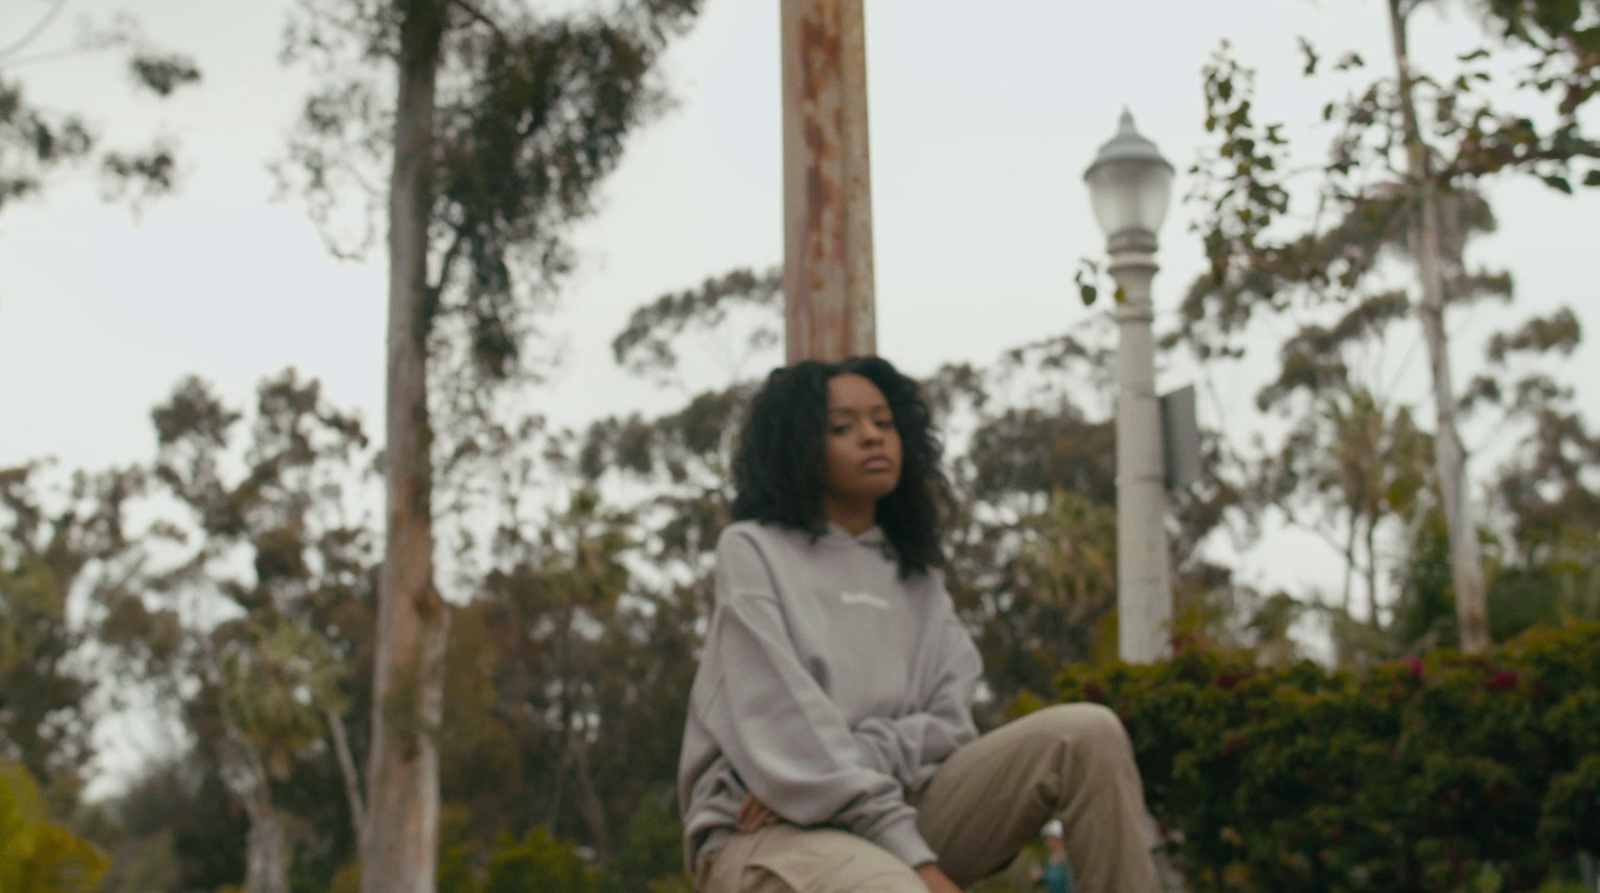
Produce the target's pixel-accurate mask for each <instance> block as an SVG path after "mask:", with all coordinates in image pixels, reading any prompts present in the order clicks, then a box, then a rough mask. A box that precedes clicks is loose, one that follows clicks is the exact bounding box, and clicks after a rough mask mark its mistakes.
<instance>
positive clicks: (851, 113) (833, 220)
mask: <svg viewBox="0 0 1600 893" xmlns="http://www.w3.org/2000/svg"><path fill="white" fill-rule="evenodd" d="M781 15H782V19H783V216H784V227H783V229H784V254H783V293H784V311H785V330H786V342H787V356H788V361H789V362H790V363H796V362H799V361H800V360H808V359H815V360H839V359H843V358H844V357H847V356H851V355H868V354H873V353H876V352H877V324H876V320H875V305H874V297H873V286H872V178H871V174H870V167H869V163H868V162H869V156H868V151H867V52H866V38H865V30H864V21H863V12H862V0H783V3H782V12H781Z"/></svg>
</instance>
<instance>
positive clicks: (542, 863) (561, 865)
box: [480, 828, 595, 893]
mask: <svg viewBox="0 0 1600 893" xmlns="http://www.w3.org/2000/svg"><path fill="white" fill-rule="evenodd" d="M480 889H481V893H535V891H537V893H594V889H595V879H594V873H593V872H591V871H590V870H589V866H588V865H587V864H585V862H584V860H583V856H582V855H580V854H579V853H578V850H577V847H575V846H573V845H572V844H571V843H569V842H566V841H560V840H556V839H555V838H553V837H551V836H550V835H549V833H548V832H546V831H545V830H544V829H543V828H535V829H533V830H532V831H529V832H528V835H527V836H526V837H524V838H523V839H522V840H520V841H519V840H515V839H513V838H512V837H510V836H509V835H507V836H504V837H502V838H501V839H500V841H499V842H498V843H497V844H496V845H495V848H494V852H492V853H491V854H490V855H489V864H488V868H487V869H486V871H485V880H484V884H483V887H482V888H480Z"/></svg>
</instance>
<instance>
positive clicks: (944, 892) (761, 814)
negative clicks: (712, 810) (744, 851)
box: [739, 794, 961, 893]
mask: <svg viewBox="0 0 1600 893" xmlns="http://www.w3.org/2000/svg"><path fill="white" fill-rule="evenodd" d="M781 821H783V817H782V816H780V815H778V814H777V813H775V812H773V811H772V807H770V806H768V805H767V804H765V803H762V802H761V801H760V800H757V799H756V796H755V795H754V794H747V795H745V798H744V803H742V804H740V805H739V830H740V831H743V832H744V833H746V834H754V833H755V832H757V831H760V830H761V829H762V828H765V827H767V826H768V825H776V824H777V823H779V822H781ZM915 871H916V872H917V877H919V878H921V879H922V883H923V884H924V885H926V886H927V888H928V893H961V888H960V887H957V886H956V885H955V882H954V881H952V880H950V878H948V877H946V876H945V873H944V872H943V871H942V870H940V868H939V864H938V863H937V862H928V863H926V864H924V865H918V866H917V867H916V869H915Z"/></svg>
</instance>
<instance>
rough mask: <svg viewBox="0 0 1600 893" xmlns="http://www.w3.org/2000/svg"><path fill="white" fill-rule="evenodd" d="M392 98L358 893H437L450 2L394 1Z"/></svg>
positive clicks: (443, 618)
mask: <svg viewBox="0 0 1600 893" xmlns="http://www.w3.org/2000/svg"><path fill="white" fill-rule="evenodd" d="M397 3H398V7H399V11H400V16H401V22H400V59H399V68H400V71H399V79H400V84H399V96H398V98H397V101H396V107H395V136H394V170H393V173H392V175H391V178H390V186H389V190H390V191H389V344H388V347H389V368H388V407H387V415H388V418H387V422H388V445H387V447H386V458H387V463H388V468H387V473H388V487H387V494H386V497H387V508H388V518H387V523H388V537H387V541H386V543H385V550H384V564H383V576H382V580H381V584H380V591H379V599H378V630H377V632H378V638H377V655H376V661H375V664H374V667H373V694H374V699H373V709H372V750H371V756H370V757H369V759H368V765H367V772H368V789H367V806H368V810H369V815H370V819H369V826H368V829H367V831H368V834H367V852H366V853H365V854H364V855H365V861H364V863H363V866H362V869H363V870H362V877H361V886H362V890H363V891H364V893H432V890H433V889H434V873H435V865H436V862H437V860H438V825H439V754H438V748H437V742H436V731H437V729H438V726H439V722H440V708H441V698H442V689H443V682H444V680H443V668H444V650H445V636H446V624H447V622H448V615H447V613H446V610H445V605H444V602H443V601H442V600H441V599H440V597H439V591H438V589H437V588H436V587H435V586H434V579H433V519H432V506H431V497H432V491H433V474H432V465H431V457H430V448H431V445H432V440H433V437H432V430H431V428H430V426H429V420H428V378H427V337H428V328H429V322H430V315H431V311H430V308H429V299H428V218H429V212H430V210H431V207H432V203H433V182H432V179H433V178H432V172H433V141H434V131H433V127H434V102H435V77H436V72H437V68H438V63H439V53H440V44H441V38H442V35H443V32H444V27H445V0H397Z"/></svg>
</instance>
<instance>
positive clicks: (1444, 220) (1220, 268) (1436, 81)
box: [1183, 0, 1600, 651]
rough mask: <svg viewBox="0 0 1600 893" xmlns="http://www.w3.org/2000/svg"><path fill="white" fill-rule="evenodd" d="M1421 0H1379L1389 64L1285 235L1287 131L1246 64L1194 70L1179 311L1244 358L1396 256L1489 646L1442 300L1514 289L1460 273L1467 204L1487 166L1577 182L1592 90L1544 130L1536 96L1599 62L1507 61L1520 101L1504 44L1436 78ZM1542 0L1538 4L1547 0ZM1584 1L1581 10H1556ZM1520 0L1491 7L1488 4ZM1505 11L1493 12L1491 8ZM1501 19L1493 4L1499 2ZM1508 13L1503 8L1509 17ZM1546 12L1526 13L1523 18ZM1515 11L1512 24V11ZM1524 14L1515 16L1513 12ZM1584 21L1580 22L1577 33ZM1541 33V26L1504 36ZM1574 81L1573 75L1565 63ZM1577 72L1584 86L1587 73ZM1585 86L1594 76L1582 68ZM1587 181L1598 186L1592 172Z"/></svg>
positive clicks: (1313, 171) (1470, 608)
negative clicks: (1198, 134) (1195, 254)
mask: <svg viewBox="0 0 1600 893" xmlns="http://www.w3.org/2000/svg"><path fill="white" fill-rule="evenodd" d="M1424 5H1426V3H1425V2H1423V0H1386V3H1385V6H1384V8H1385V12H1386V16H1385V19H1386V20H1385V22H1384V24H1385V26H1386V31H1387V36H1388V37H1389V43H1390V46H1391V49H1392V55H1393V60H1394V68H1395V73H1394V75H1393V76H1392V77H1377V78H1375V79H1372V80H1370V81H1366V82H1364V83H1357V84H1356V86H1355V87H1354V88H1353V89H1352V91H1351V92H1350V93H1349V95H1348V96H1347V97H1345V98H1344V99H1343V100H1338V101H1333V102H1329V103H1328V104H1327V105H1326V106H1325V107H1324V108H1323V112H1322V117H1323V119H1324V120H1325V121H1327V122H1330V123H1331V124H1332V125H1333V127H1334V137H1333V139H1332V141H1331V143H1330V147H1329V152H1328V156H1327V158H1326V160H1325V161H1323V162H1322V163H1320V164H1316V165H1313V166H1311V168H1310V170H1309V173H1310V175H1311V176H1312V177H1313V179H1314V180H1315V182H1314V185H1312V186H1311V187H1309V189H1308V192H1309V197H1310V198H1311V201H1310V203H1309V204H1310V207H1311V208H1312V209H1313V210H1312V212H1311V213H1310V214H1306V215H1302V216H1301V219H1302V220H1305V219H1309V220H1310V221H1311V222H1310V224H1309V226H1307V227H1305V228H1304V229H1303V230H1300V231H1295V228H1294V226H1293V225H1292V221H1294V220H1295V215H1293V214H1291V211H1290V206H1291V199H1292V198H1293V197H1294V195H1295V194H1296V192H1297V191H1298V187H1297V184H1296V177H1295V174H1296V173H1297V172H1296V170H1295V169H1294V168H1293V167H1292V165H1293V164H1294V161H1293V159H1292V158H1291V156H1290V154H1289V151H1288V141H1287V138H1286V137H1285V136H1284V132H1283V130H1284V129H1283V125H1281V124H1264V123H1261V122H1260V121H1259V118H1258V115H1257V111H1256V109H1255V108H1254V105H1253V90H1252V83H1251V81H1252V78H1253V72H1251V71H1249V70H1248V69H1246V68H1244V67H1241V66H1240V65H1239V64H1238V63H1237V62H1235V61H1234V60H1233V59H1232V58H1231V57H1229V56H1228V55H1227V54H1226V53H1223V54H1219V56H1218V58H1217V59H1216V60H1215V61H1214V62H1213V63H1212V64H1211V65H1210V66H1208V68H1207V70H1206V76H1205V90H1206V99H1207V130H1208V131H1209V132H1212V133H1215V134H1217V135H1218V141H1217V144H1216V146H1215V147H1214V148H1213V149H1212V150H1210V151H1208V152H1207V153H1205V154H1203V156H1202V158H1201V160H1200V162H1199V163H1198V164H1197V165H1196V167H1195V172H1196V173H1197V174H1198V175H1199V177H1198V183H1199V185H1198V187H1197V189H1196V191H1195V193H1194V195H1193V196H1192V198H1193V200H1195V201H1196V202H1197V204H1198V205H1199V206H1200V207H1201V208H1202V214H1203V219H1202V221H1201V223H1200V225H1199V229H1200V230H1201V232H1202V233H1203V236H1204V240H1205V245H1206V248H1207V252H1208V254H1209V255H1210V258H1211V270H1210V272H1209V273H1208V274H1207V275H1205V276H1203V277H1202V278H1201V279H1200V280H1199V281H1197V282H1196V283H1195V285H1194V287H1193V288H1192V289H1191V291H1190V293H1189V296H1188V298H1187V299H1186V301H1185V303H1184V307H1183V315H1184V319H1185V323H1186V331H1185V333H1184V338H1185V340H1186V341H1187V342H1188V343H1189V344H1190V345H1191V346H1192V347H1194V348H1195V350H1196V353H1197V355H1199V356H1200V357H1201V358H1202V359H1204V358H1207V357H1212V356H1237V355H1239V354H1240V353H1241V352H1242V350H1243V344H1242V342H1241V341H1240V340H1239V336H1240V335H1241V333H1243V332H1244V331H1245V329H1246V328H1247V327H1248V326H1249V324H1250V322H1251V320H1252V318H1253V316H1255V315H1257V314H1259V313H1268V314H1280V315H1281V314H1293V313H1299V312H1306V311H1321V312H1328V311H1329V309H1330V308H1333V307H1335V306H1337V305H1339V304H1342V303H1350V302H1354V301H1360V300H1364V299H1365V298H1367V297H1370V296H1371V295H1372V294H1374V293H1376V292H1377V291H1380V290H1384V289H1392V286H1388V285H1385V284H1384V276H1385V273H1386V270H1387V269H1388V267H1387V265H1385V264H1383V263H1382V260H1383V259H1384V257H1385V256H1390V255H1396V254H1398V255H1402V256H1403V257H1404V259H1405V261H1406V263H1407V264H1408V265H1409V266H1410V267H1411V269H1412V271H1413V273H1414V274H1415V277H1416V278H1415V282H1416V285H1417V290H1418V291H1419V293H1420V297H1419V298H1418V299H1417V300H1415V301H1414V302H1413V301H1412V299H1411V298H1410V297H1409V296H1406V297H1405V298H1404V300H1405V302H1406V304H1407V306H1408V307H1409V308H1410V312H1411V313H1412V314H1413V315H1415V317H1416V318H1417V319H1418V321H1419V322H1420V324H1421V327H1422V330H1423V335H1424V344H1425V346H1426V350H1427V355H1428V360H1429V364H1428V365H1429V383H1430V389H1431V394H1432V402H1433V405H1434V421H1435V424H1434V432H1433V439H1434V448H1433V450H1432V452H1433V464H1434V472H1433V482H1432V483H1433V486H1434V488H1435V489H1436V490H1437V492H1438V494H1439V498H1440V504H1441V508H1442V510H1443V512H1444V515H1445V520H1446V525H1447V528H1448V531H1449V541H1450V555H1451V571H1452V573H1451V576H1452V584H1453V590H1454V596H1455V602H1456V609H1457V613H1458V616H1459V626H1460V630H1461V639H1462V644H1463V647H1465V648H1466V649H1467V650H1469V651H1481V650H1482V649H1484V648H1485V647H1487V645H1488V642H1489V638H1488V620H1487V611H1486V607H1485V604H1486V603H1485V587H1484V571H1483V560H1482V556H1481V551H1480V547H1479V542H1478V523H1479V520H1480V519H1478V518H1476V516H1475V514H1474V512H1473V508H1472V505H1471V501H1472V500H1471V498H1470V494H1471V490H1470V488H1469V487H1468V486H1467V477H1466V470H1465V463H1466V457H1467V453H1466V450H1465V447H1464V444H1463V442H1462V440H1461V434H1460V431H1459V428H1460V423H1459V420H1458V411H1459V402H1460V395H1459V394H1458V393H1457V389H1456V388H1457V385H1456V381H1455V372H1454V370H1453V369H1452V364H1451V359H1450V357H1451V350H1450V343H1449V337H1448V332H1447V329H1446V327H1445V324H1444V323H1445V314H1446V311H1447V310H1448V309H1449V308H1450V307H1451V306H1452V305H1453V304H1455V303H1457V302H1459V301H1463V300H1466V299H1468V298H1471V297H1480V296H1482V295H1483V294H1485V293H1496V292H1498V293H1501V294H1508V293H1509V292H1508V290H1507V286H1508V284H1509V280H1506V279H1505V278H1504V277H1503V275H1497V274H1478V273H1474V272H1469V271H1467V270H1466V268H1465V265H1464V262H1463V257H1462V247H1463V246H1464V244H1465V240H1466V238H1467V236H1469V235H1470V234H1471V233H1472V232H1473V230H1474V228H1475V227H1476V226H1478V225H1479V224H1480V223H1481V222H1482V221H1481V220H1477V219H1475V215H1477V214H1478V213H1479V210H1480V207H1479V206H1480V202H1479V201H1478V200H1477V199H1475V198H1474V196H1476V195H1478V194H1479V193H1480V192H1481V190H1483V189H1485V188H1487V186H1488V184H1489V182H1491V180H1492V178H1495V177H1499V176H1506V175H1513V174H1519V175H1531V176H1534V177H1537V178H1539V179H1540V180H1541V181H1543V182H1544V183H1546V184H1548V185H1549V186H1551V187H1552V188H1554V189H1557V190H1559V191H1562V192H1567V193H1570V192H1571V191H1572V182H1573V180H1574V178H1575V176H1576V175H1577V174H1580V173H1583V171H1582V164H1581V162H1582V161H1583V160H1584V159H1590V160H1594V159H1600V144H1596V143H1595V142H1594V141H1593V140H1591V139H1590V138H1588V137H1587V136H1586V135H1585V133H1584V131H1583V129H1582V126H1581V121H1580V119H1579V118H1578V111H1579V109H1580V108H1581V107H1582V105H1583V103H1584V102H1586V101H1587V100H1588V99H1589V98H1590V96H1592V94H1593V91H1592V90H1588V89H1577V90H1568V91H1567V92H1566V93H1565V94H1564V95H1562V96H1561V97H1560V98H1559V100H1558V101H1557V102H1556V108H1555V109H1553V111H1554V112H1555V123H1554V124H1553V125H1551V126H1549V127H1546V128H1544V129H1541V128H1540V127H1539V126H1538V125H1536V124H1535V123H1534V121H1533V119H1532V111H1533V107H1535V106H1538V105H1540V104H1541V103H1543V102H1546V101H1547V96H1548V95H1549V94H1553V93H1555V92H1557V91H1560V90H1562V89H1563V84H1561V83H1560V82H1559V81H1558V80H1557V79H1555V78H1552V77H1551V76H1550V75H1549V70H1550V66H1552V65H1558V64H1560V63H1561V62H1562V61H1563V60H1565V61H1567V62H1570V63H1571V64H1570V65H1569V66H1568V68H1567V69H1566V70H1567V71H1568V73H1574V72H1579V70H1580V69H1592V66H1593V63H1594V59H1593V57H1592V56H1582V55H1572V54H1568V55H1562V53H1561V52H1560V51H1559V50H1552V51H1551V52H1550V53H1548V54H1546V55H1544V56H1541V57H1539V60H1538V61H1536V62H1535V63H1533V64H1531V65H1529V66H1526V67H1524V68H1521V69H1518V70H1517V73H1516V75H1515V80H1514V84H1513V87H1514V89H1513V91H1512V97H1513V98H1512V99H1511V100H1510V101H1511V102H1512V103H1513V105H1511V106H1507V105H1505V104H1504V103H1502V102H1501V101H1500V100H1499V99H1497V98H1496V94H1495V93H1494V92H1493V86H1494V85H1495V81H1496V78H1497V77H1498V76H1500V74H1499V69H1497V68H1496V64H1495V63H1496V62H1498V61H1500V60H1502V59H1503V58H1508V57H1510V56H1511V54H1496V53H1494V52H1491V49H1490V48H1481V49H1479V50H1477V51H1475V52H1472V53H1468V54H1465V55H1463V56H1461V57H1460V59H1459V63H1460V69H1459V70H1458V71H1457V72H1456V73H1455V75H1454V77H1444V76H1438V75H1434V76H1429V75H1426V74H1424V73H1423V72H1420V71H1418V70H1417V69H1416V65H1415V61H1414V59H1413V58H1412V55H1411V50H1410V39H1411V37H1410V35H1411V28H1412V26H1413V22H1414V16H1415V13H1416V11H1417V10H1418V9H1419V8H1421V7H1423V6H1424ZM1540 5H1541V6H1542V5H1543V4H1540ZM1558 5H1561V6H1563V7H1570V8H1571V9H1573V10H1578V9H1579V8H1580V7H1581V6H1582V4H1558ZM1511 6H1517V7H1518V8H1519V9H1520V8H1521V4H1490V7H1493V8H1494V9H1495V10H1501V8H1502V7H1505V8H1507V9H1509V8H1510V7H1511ZM1501 11H1502V12H1503V11H1504V10H1501ZM1497 14H1498V13H1497ZM1507 14H1510V13H1507ZM1534 18H1539V17H1538V16H1530V17H1529V19H1530V20H1531V19H1534ZM1539 20H1540V21H1544V20H1543V19H1542V18H1539ZM1508 21H1510V20H1508ZM1519 21H1520V20H1519ZM1559 27H1563V28H1565V29H1566V30H1565V32H1564V33H1566V34H1568V35H1569V36H1571V37H1572V38H1573V40H1575V41H1577V43H1576V44H1573V43H1571V42H1570V41H1569V42H1567V43H1561V41H1560V40H1557V41H1556V43H1559V44H1560V46H1561V47H1563V48H1564V47H1569V46H1573V45H1581V44H1582V42H1583V40H1585V39H1586V38H1580V37H1577V36H1576V35H1577V34H1578V33H1579V32H1580V31H1581V29H1579V28H1577V27H1576V26H1575V25H1573V23H1572V22H1567V24H1566V25H1564V26H1559ZM1583 33H1588V32H1583ZM1514 34H1522V35H1532V36H1529V37H1528V40H1534V39H1537V38H1538V35H1544V34H1546V32H1545V31H1541V30H1539V29H1538V28H1524V29H1523V30H1521V31H1519V32H1514V31H1513V30H1507V31H1506V35H1507V37H1506V41H1508V42H1502V43H1499V44H1496V45H1495V47H1496V48H1504V47H1506V46H1510V45H1512V42H1515V41H1517V40H1521V39H1522V38H1520V37H1515V36H1514ZM1301 44H1302V49H1303V51H1304V53H1305V60H1306V64H1305V73H1306V74H1307V75H1308V76H1311V75H1315V74H1317V73H1318V70H1319V68H1322V67H1324V66H1323V61H1324V60H1323V59H1322V57H1321V56H1320V55H1318V53H1317V51H1316V49H1315V48H1314V47H1312V46H1311V44H1310V43H1309V42H1307V41H1305V40H1304V39H1302V41H1301ZM1331 67H1332V69H1333V70H1334V71H1335V72H1336V73H1337V74H1339V75H1343V76H1344V77H1345V78H1347V79H1350V80H1354V79H1357V78H1360V77H1361V76H1362V73H1363V72H1364V71H1365V70H1366V68H1367V63H1366V61H1365V60H1364V59H1362V58H1361V57H1360V56H1359V55H1358V54H1355V53H1346V54H1343V55H1342V56H1340V57H1338V59H1337V60H1336V61H1335V62H1334V63H1333V65H1332V66H1331ZM1575 76H1576V75H1575ZM1585 78H1587V80H1585ZM1578 81H1579V83H1580V84H1581V83H1591V82H1592V70H1591V71H1590V72H1589V74H1588V75H1584V76H1581V77H1579V78H1578ZM1583 181H1584V182H1585V183H1588V184H1591V185H1600V173H1597V172H1595V171H1594V170H1590V171H1588V172H1587V173H1584V174H1583Z"/></svg>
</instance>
